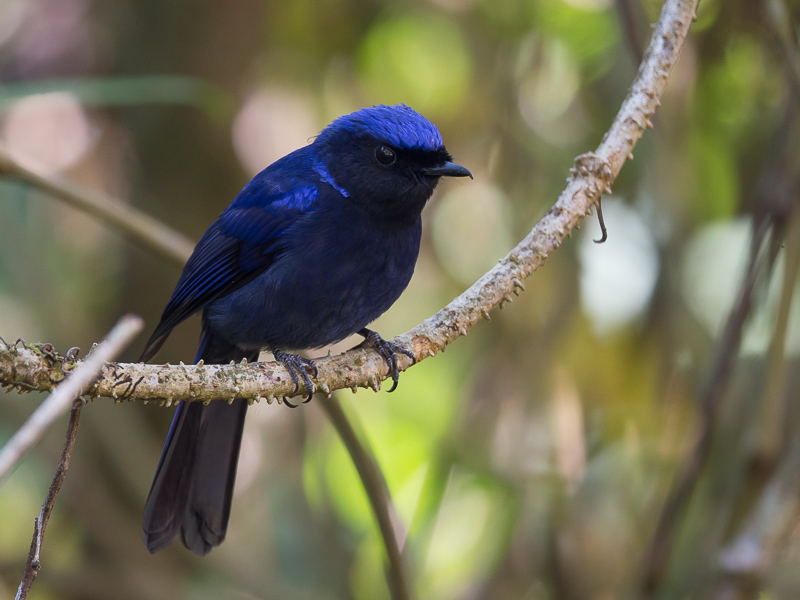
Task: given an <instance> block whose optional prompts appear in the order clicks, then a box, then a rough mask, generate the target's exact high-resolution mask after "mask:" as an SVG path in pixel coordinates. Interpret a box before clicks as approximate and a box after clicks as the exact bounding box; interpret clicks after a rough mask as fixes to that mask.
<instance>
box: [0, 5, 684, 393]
mask: <svg viewBox="0 0 800 600" xmlns="http://www.w3.org/2000/svg"><path fill="white" fill-rule="evenodd" d="M696 6H697V0H667V2H665V4H664V7H663V9H662V12H661V16H660V18H659V20H658V23H656V25H655V27H654V30H653V36H652V38H651V40H650V45H649V47H648V49H647V52H646V53H645V59H644V61H643V62H642V64H641V65H640V66H639V71H638V73H637V76H636V79H635V80H634V82H633V86H632V87H631V90H630V92H629V93H628V96H627V97H626V98H625V100H624V101H623V103H622V106H621V107H620V110H619V112H618V113H617V116H616V118H615V120H614V122H613V123H612V125H611V128H610V129H609V130H608V132H607V133H606V135H605V136H604V137H603V140H602V141H601V143H600V145H599V146H598V148H597V150H595V152H592V153H587V154H583V155H581V156H579V157H578V158H577V159H576V161H575V165H576V166H575V168H574V169H572V170H571V173H572V176H571V177H570V178H569V180H568V182H569V183H568V184H567V187H566V188H565V189H564V191H563V192H562V193H561V196H560V197H559V198H558V201H557V202H556V203H555V204H554V205H553V206H552V207H551V208H550V210H549V211H548V212H547V214H545V215H544V217H543V218H542V219H541V220H540V221H539V222H538V223H537V224H536V226H535V227H534V228H533V230H532V231H531V232H530V233H529V234H528V235H527V236H526V237H525V238H524V239H523V240H522V241H521V242H520V243H519V244H518V245H517V246H516V247H515V248H514V249H513V250H512V251H511V252H510V253H509V254H508V255H507V256H506V257H505V258H503V259H502V260H500V261H499V262H498V263H497V265H495V267H494V268H493V269H492V270H491V271H489V272H488V273H486V274H485V275H483V277H481V278H480V279H479V280H478V281H476V282H475V283H474V284H473V285H472V286H471V287H470V288H469V289H467V290H466V291H465V292H464V293H463V294H461V295H460V296H458V297H457V298H455V299H454V300H453V301H452V302H450V304H448V305H447V306H445V307H444V308H443V309H442V310H440V311H439V312H438V313H436V314H435V315H433V316H432V317H430V318H428V319H427V320H425V321H424V322H422V323H421V324H420V325H418V326H417V327H414V328H413V329H411V330H410V331H408V332H406V333H404V334H402V335H400V336H398V337H397V338H395V339H394V340H393V342H394V343H397V344H400V345H402V346H404V347H406V348H409V349H411V350H412V351H413V352H414V355H415V356H416V358H417V362H420V361H422V360H424V359H426V358H428V357H429V356H434V355H435V354H436V353H438V352H439V351H441V350H444V349H445V348H446V347H447V346H448V345H449V344H451V343H452V342H453V341H455V340H456V339H457V338H459V337H460V336H462V335H466V334H467V333H468V332H469V330H470V329H471V328H472V327H473V326H474V325H475V324H476V323H477V322H478V321H479V320H480V319H481V318H482V317H483V318H486V319H488V318H489V312H490V311H492V310H493V309H495V308H497V307H500V308H502V306H503V305H504V304H505V303H507V302H511V301H512V299H513V295H512V294H516V293H519V292H520V291H521V290H524V286H523V283H522V282H523V280H524V279H525V278H526V277H528V276H529V275H530V274H531V273H533V271H535V270H536V269H538V268H539V267H540V266H541V265H542V264H543V263H544V261H545V259H547V257H548V256H550V254H551V253H552V252H553V251H554V250H556V249H557V248H558V247H559V246H560V245H561V244H562V243H563V241H564V239H565V238H566V237H567V236H569V235H570V234H571V232H572V230H573V229H575V228H576V227H578V226H579V225H580V223H581V221H582V220H583V219H584V218H585V217H586V216H587V215H589V214H590V213H591V209H592V206H595V205H596V204H597V203H598V202H599V201H600V198H601V196H602V194H603V193H608V192H610V191H611V184H612V183H613V181H614V180H615V179H616V177H617V174H618V173H619V171H620V169H621V168H622V165H623V164H624V163H625V161H626V160H627V159H630V158H633V155H632V154H631V152H632V150H633V147H634V146H635V145H636V142H638V141H639V139H640V138H641V137H642V134H643V132H644V130H645V129H647V128H649V127H652V125H651V123H650V118H651V117H652V116H653V114H654V113H655V110H656V108H657V107H658V105H659V104H660V101H659V98H660V97H661V95H662V93H663V92H664V89H665V88H666V85H667V80H668V79H669V75H670V73H671V72H672V69H673V67H674V66H675V63H676V62H677V60H678V56H679V55H680V51H681V48H682V47H683V44H684V42H685V40H686V35H687V34H688V31H689V26H690V24H691V23H692V21H693V19H694V17H695V8H696ZM45 346H47V345H45ZM73 362H74V361H72V362H71V361H69V360H67V359H64V358H62V357H59V356H57V355H55V354H53V353H52V348H50V349H49V351H48V349H46V348H45V347H44V346H36V347H27V346H22V347H19V346H15V345H9V344H5V343H0V385H3V386H11V387H17V388H19V389H38V390H42V389H45V390H46V389H50V388H51V387H52V386H53V385H54V384H55V383H56V382H57V381H58V380H60V379H61V378H62V377H63V375H64V373H65V372H66V371H68V370H70V369H71V368H72V363H73ZM400 362H401V368H402V369H406V368H408V367H409V366H411V361H410V360H408V359H406V358H403V357H400ZM317 365H318V366H319V377H318V378H317V383H318V386H319V389H321V390H322V391H324V392H326V393H330V391H331V390H334V389H342V388H347V387H349V388H353V389H355V388H356V387H372V388H373V389H377V388H378V387H379V385H380V384H379V381H381V380H383V379H384V378H385V377H386V373H385V368H386V365H385V363H384V361H383V359H382V358H381V357H380V356H379V355H378V354H377V352H375V351H373V350H371V349H367V348H362V347H359V348H355V349H353V350H350V351H348V352H345V353H344V354H341V355H339V356H333V357H327V358H323V359H319V360H317ZM293 389H294V384H293V383H292V380H291V378H290V377H289V374H288V372H287V371H286V370H285V368H284V367H283V366H281V365H278V364H275V363H269V364H267V363H257V364H255V365H243V364H239V365H196V366H186V365H182V364H181V365H179V366H170V365H144V364H116V363H111V364H108V365H107V366H106V367H105V368H104V369H103V372H102V373H101V376H100V378H99V380H98V381H97V383H96V384H95V386H94V387H93V388H92V389H90V390H89V394H90V395H92V396H110V397H112V398H116V399H131V400H134V399H138V400H160V401H163V402H165V403H166V404H171V403H172V402H173V401H176V400H193V401H203V402H208V401H211V400H213V399H216V398H228V399H231V400H232V399H233V398H234V397H236V398H247V399H248V400H250V401H256V400H262V399H266V400H267V401H271V400H273V399H275V398H282V397H283V396H287V395H291V394H292V392H293Z"/></svg>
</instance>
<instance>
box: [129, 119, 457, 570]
mask: <svg viewBox="0 0 800 600" xmlns="http://www.w3.org/2000/svg"><path fill="white" fill-rule="evenodd" d="M450 159H451V157H450V154H449V153H448V152H447V150H446V149H445V147H444V143H443V142H442V137H441V135H440V134H439V130H438V129H437V128H436V126H435V125H433V124H432V123H431V122H430V121H428V120H427V119H425V117H423V116H422V115H420V114H419V113H417V112H415V111H414V110H412V109H411V108H409V107H408V106H405V105H398V106H374V107H372V108H364V109H362V110H359V111H357V112H354V113H352V114H349V115H345V116H343V117H339V118H338V119H336V120H335V121H334V122H333V123H331V124H330V125H328V126H327V127H326V128H325V129H324V130H323V131H322V132H321V133H320V134H319V136H317V138H316V139H315V140H314V142H313V143H311V144H309V145H308V146H306V147H304V148H300V149H299V150H296V151H294V152H292V153H291V154H289V155H287V156H284V157H283V158H281V159H280V160H278V161H276V162H274V163H273V164H271V165H270V166H269V167H267V168H266V169H264V170H263V171H261V173H259V174H258V175H256V176H255V177H254V178H253V179H252V180H251V181H250V182H249V183H248V184H247V185H246V186H245V187H244V189H243V190H242V191H241V192H240V193H239V195H238V196H236V198H235V199H234V201H233V202H232V203H231V205H230V206H229V207H228V208H227V209H225V211H224V212H223V213H222V214H221V215H220V216H219V217H218V218H217V220H216V221H214V223H212V224H211V227H209V228H208V231H206V233H205V234H204V235H203V237H202V238H201V239H200V241H199V242H198V243H197V246H196V247H195V249H194V252H193V253H192V256H191V257H190V258H189V261H188V262H187V263H186V266H185V267H184V269H183V273H182V274H181V276H180V279H179V280H178V284H177V286H176V287H175V291H174V292H173V293H172V297H171V298H170V300H169V302H168V303H167V307H166V308H165V309H164V314H163V315H162V316H161V322H160V323H159V324H158V327H156V329H155V331H154V332H153V335H152V336H151V337H150V340H149V341H148V342H147V346H146V348H145V350H144V352H143V354H142V358H141V360H142V361H148V360H149V359H150V358H152V356H153V355H154V354H155V353H156V352H157V351H158V349H159V348H160V347H161V345H162V344H163V343H164V340H165V339H166V338H167V336H168V335H169V333H170V331H172V328H173V327H175V326H176V325H177V324H178V323H180V322H181V321H183V320H184V319H186V318H187V317H189V316H190V315H192V314H194V313H196V312H198V311H203V321H202V323H203V330H202V335H201V338H200V348H199V349H198V351H197V356H196V358H195V360H196V361H200V360H201V359H202V360H203V361H205V362H206V363H228V362H230V361H231V360H234V361H237V362H238V361H240V360H241V359H243V358H246V359H247V360H248V361H255V360H257V358H258V354H259V351H260V350H261V349H262V348H268V349H269V350H271V351H272V352H273V354H274V355H275V359H276V360H277V361H279V362H281V363H283V364H284V365H285V366H286V367H287V369H288V370H289V372H290V373H291V374H292V378H293V379H294V382H295V386H296V391H298V390H299V383H300V381H302V382H303V385H304V386H305V392H306V394H307V396H308V398H309V399H310V398H311V395H312V394H313V393H314V385H313V383H312V382H311V379H310V377H309V373H315V372H316V366H315V365H314V363H313V361H310V360H308V359H305V358H303V357H300V356H297V355H295V354H290V353H289V352H287V351H288V350H298V349H304V348H318V347H320V346H325V345H327V344H331V343H333V342H337V341H339V340H342V339H344V338H346V337H347V336H349V335H351V334H353V333H359V334H361V335H363V336H364V338H365V343H367V344H370V345H372V346H374V347H375V348H376V349H377V350H378V352H380V354H381V356H383V358H384V359H385V360H386V363H387V365H388V367H389V371H390V374H391V376H392V378H393V380H394V384H395V385H397V378H398V370H397V354H398V353H401V354H406V355H409V356H410V357H411V358H413V355H412V354H411V353H410V352H409V351H408V350H406V349H403V348H400V347H399V346H396V345H394V344H391V343H389V342H387V341H385V340H383V339H382V338H381V337H380V336H379V335H378V334H377V333H376V332H374V331H371V330H369V329H367V325H368V324H369V323H370V322H372V321H374V320H375V319H376V318H377V317H378V316H379V315H381V314H382V313H383V312H384V311H386V310H387V309H388V308H389V307H390V306H391V305H392V304H393V303H394V301H395V300H397V298H398V297H399V296H400V294H401V293H402V291H403V290H404V289H405V288H406V286H407V285H408V282H409V280H410V279H411V274H412V273H413V271H414V265H415V263H416V261H417V255H418V254H419V243H420V234H421V231H422V225H421V218H420V215H421V213H422V209H423V207H424V206H425V203H426V202H427V201H428V199H429V198H430V197H431V194H432V193H433V189H434V188H435V187H436V184H437V183H438V182H439V178H441V177H464V176H469V177H472V175H471V174H470V172H469V171H468V170H467V169H465V168H464V167H462V166H460V165H457V164H454V163H453V162H451V160H450ZM315 374H316V373H315ZM392 389H394V388H392ZM290 406H291V405H290ZM246 411H247V402H246V401H245V400H243V399H237V400H234V402H233V404H230V405H229V404H228V403H227V402H224V401H215V402H211V403H210V404H209V405H208V406H203V405H202V404H200V403H196V402H191V403H187V402H181V403H180V404H179V405H178V409H177V412H176V413H175V418H174V419H173V421H172V426H171V427H170V430H169V434H168V436H167V441H166V443H165V444H164V450H163V452H162V454H161V459H160V461H159V463H158V467H157V469H156V474H155V477H154V479H153V485H152V487H151V488H150V495H149V496H148V498H147V503H146V504H145V508H144V517H143V520H142V535H143V538H144V544H145V546H147V549H148V550H149V551H150V552H156V551H158V550H160V549H162V548H164V547H165V546H167V545H168V544H169V543H170V541H172V539H173V538H174V537H175V536H176V535H177V534H178V533H179V532H180V535H181V539H182V540H183V543H184V545H185V546H186V547H187V548H189V549H190V550H192V551H193V552H195V553H197V554H200V555H203V554H207V553H208V552H209V551H210V550H211V548H213V547H214V546H218V545H219V544H221V543H222V541H223V540H224V539H225V532H226V530H227V527H228V517H229V515H230V509H231V496H232V492H233V484H234V478H235V476H236V464H237V461H238V456H239V446H240V443H241V439H242V428H243V426H244V417H245V412H246Z"/></svg>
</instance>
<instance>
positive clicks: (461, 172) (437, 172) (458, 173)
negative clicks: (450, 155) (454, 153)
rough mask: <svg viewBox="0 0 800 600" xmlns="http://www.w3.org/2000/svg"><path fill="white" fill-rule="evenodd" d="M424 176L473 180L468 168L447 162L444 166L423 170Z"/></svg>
mask: <svg viewBox="0 0 800 600" xmlns="http://www.w3.org/2000/svg"><path fill="white" fill-rule="evenodd" d="M422 174H423V175H427V176H428V177H469V178H470V179H472V178H473V177H472V173H470V172H469V169H467V168H466V167H462V166H461V165H457V164H456V163H453V162H446V163H444V164H443V165H440V166H438V167H429V168H427V169H422Z"/></svg>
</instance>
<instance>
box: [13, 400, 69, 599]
mask: <svg viewBox="0 0 800 600" xmlns="http://www.w3.org/2000/svg"><path fill="white" fill-rule="evenodd" d="M81 408H83V402H82V401H80V400H78V401H77V402H75V404H74V405H73V407H72V412H71V413H70V417H69V425H68V426H67V438H66V439H65V440H64V447H63V448H62V450H61V459H60V460H59V461H58V467H56V473H55V475H54V476H53V481H52V483H51V484H50V489H49V490H47V496H46V497H45V499H44V504H42V511H41V512H40V513H39V516H38V518H36V519H35V520H34V524H33V539H32V540H31V549H30V551H29V552H28V560H27V562H26V563H25V571H24V573H23V575H22V580H21V581H20V582H19V588H18V589H17V595H16V596H15V600H25V598H27V597H28V592H29V591H30V589H31V586H32V585H33V582H34V580H35V579H36V576H37V575H38V574H39V570H40V569H41V560H40V555H41V551H42V542H43V540H44V532H45V529H47V523H48V521H50V513H52V512H53V507H54V506H55V504H56V498H57V497H58V492H60V491H61V484H62V483H64V478H65V477H66V476H67V469H69V459H70V458H71V457H72V449H73V448H74V446H75V438H76V437H77V434H78V423H80V418H81Z"/></svg>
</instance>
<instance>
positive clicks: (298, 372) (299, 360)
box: [272, 350, 319, 408]
mask: <svg viewBox="0 0 800 600" xmlns="http://www.w3.org/2000/svg"><path fill="white" fill-rule="evenodd" d="M272 354H273V356H274V357H275V360H277V361H278V362H279V363H281V364H282V365H283V366H284V367H286V370H287V371H289V375H290V376H291V377H292V381H294V392H295V393H297V392H298V391H299V390H300V380H301V379H302V380H303V385H304V386H305V388H306V392H308V396H306V399H305V400H303V404H305V403H306V402H309V401H310V400H311V396H313V395H314V392H315V391H316V389H317V388H316V386H315V385H314V383H313V382H312V381H311V378H310V377H309V376H308V370H309V369H310V370H312V371H313V372H314V377H316V376H317V375H319V371H318V370H317V364H316V363H315V362H314V361H313V360H311V359H310V358H304V357H302V356H298V355H297V354H289V353H288V352H284V351H283V350H274V351H273V352H272ZM283 403H284V404H285V405H286V406H288V407H289V408H297V405H296V404H292V403H291V402H289V401H288V400H286V398H284V399H283Z"/></svg>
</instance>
